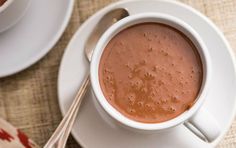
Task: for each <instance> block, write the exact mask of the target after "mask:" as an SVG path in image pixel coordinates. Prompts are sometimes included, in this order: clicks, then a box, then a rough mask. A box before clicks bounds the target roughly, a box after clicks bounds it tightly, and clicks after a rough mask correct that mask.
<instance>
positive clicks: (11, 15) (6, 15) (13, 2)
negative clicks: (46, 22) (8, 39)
mask: <svg viewBox="0 0 236 148" xmlns="http://www.w3.org/2000/svg"><path fill="white" fill-rule="evenodd" d="M29 2H30V0H7V1H6V2H5V3H4V4H3V5H2V6H0V33H1V32H3V31H5V30H7V29H9V28H11V27H12V26H14V25H15V24H16V23H17V22H18V21H19V20H20V19H21V18H22V17H23V15H24V14H25V12H26V10H27V8H28V6H29Z"/></svg>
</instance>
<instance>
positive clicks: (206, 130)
mask: <svg viewBox="0 0 236 148" xmlns="http://www.w3.org/2000/svg"><path fill="white" fill-rule="evenodd" d="M184 125H185V126H186V127H187V128H188V129H189V130H190V131H192V132H193V133H194V134H195V135H196V136H198V137H199V138H201V139H203V140H205V141H208V142H212V141H213V140H215V139H216V138H217V137H218V136H219V135H220V131H221V129H220V126H219V124H218V122H217V121H216V119H215V118H214V117H213V116H212V115H211V114H210V113H209V112H208V111H207V110H206V109H204V108H201V109H200V110H198V112H197V113H196V114H195V115H194V116H193V117H191V118H190V119H189V120H188V121H187V122H185V123H184Z"/></svg>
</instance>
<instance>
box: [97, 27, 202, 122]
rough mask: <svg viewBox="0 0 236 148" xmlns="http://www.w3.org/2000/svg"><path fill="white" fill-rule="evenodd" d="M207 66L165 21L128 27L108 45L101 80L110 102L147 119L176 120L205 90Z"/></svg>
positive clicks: (134, 116) (128, 113)
mask: <svg viewBox="0 0 236 148" xmlns="http://www.w3.org/2000/svg"><path fill="white" fill-rule="evenodd" d="M202 78H203V69H202V63H201V59H200V56H199V54H198V52H197V49H196V47H195V46H194V45H193V43H192V42H191V41H190V40H189V39H188V38H187V37H186V36H185V35H184V34H183V33H181V32H180V31H178V30H176V29H174V28H172V27H170V26H167V25H163V24H158V23H143V24H138V25H134V26H132V27H129V28H127V29H125V30H123V31H121V32H120V33H118V34H117V35H116V36H115V37H113V38H112V39H111V40H110V42H109V43H108V44H107V46H106V47H105V49H104V51H103V54H102V57H101V60H100V65H99V82H100V85H101V88H102V91H103V94H104V96H105V97H106V99H107V101H108V102H109V103H110V104H111V105H112V106H113V107H114V108H116V109H117V110H118V111H119V112H120V113H122V114H123V115H124V116H126V117H128V118H130V119H132V120H135V121H139V122H144V123H159V122H164V121H167V120H170V119H173V118H175V117H177V116H178V115H180V114H181V113H183V112H185V111H186V110H188V109H189V108H190V107H191V106H192V105H193V104H194V102H195V100H196V98H197V95H198V92H199V90H200V88H201V84H202Z"/></svg>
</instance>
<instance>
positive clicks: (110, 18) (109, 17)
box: [44, 8, 129, 148]
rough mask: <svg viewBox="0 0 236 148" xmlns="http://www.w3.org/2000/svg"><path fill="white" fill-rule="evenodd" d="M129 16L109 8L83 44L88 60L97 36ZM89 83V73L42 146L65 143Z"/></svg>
mask: <svg viewBox="0 0 236 148" xmlns="http://www.w3.org/2000/svg"><path fill="white" fill-rule="evenodd" d="M127 16H129V13H128V11H127V10H125V9H123V8H117V9H114V10H111V11H110V12H108V13H107V14H105V15H104V16H103V17H102V18H101V19H100V21H99V22H98V24H97V25H96V28H95V29H94V30H93V32H92V33H91V34H90V37H89V38H88V40H87V43H86V46H85V55H86V57H87V59H88V61H89V62H90V61H91V58H92V54H93V50H94V48H95V46H96V44H97V42H98V40H99V38H100V37H101V36H102V34H103V33H104V32H105V31H106V30H107V29H108V28H109V27H110V26H111V25H112V24H114V23H115V22H117V21H119V20H121V19H123V18H125V17H127ZM89 84H90V79H89V75H87V76H86V79H85V80H84V81H83V83H82V85H81V87H80V89H79V90H78V92H77V94H76V97H75V99H74V100H73V102H72V104H71V106H70V108H69V110H68V111H67V113H66V114H65V116H64V118H63V120H62V121H61V123H60V124H59V126H58V127H57V129H56V130H55V132H54V133H53V135H52V136H51V137H50V139H49V140H48V142H47V143H46V145H45V146H44V148H53V147H57V148H64V147H65V145H66V141H67V139H68V136H69V135H70V132H71V129H72V127H73V124H74V121H75V119H76V115H77V113H78V111H79V107H80V104H81V102H82V99H83V96H84V95H85V93H86V92H87V89H88V86H89Z"/></svg>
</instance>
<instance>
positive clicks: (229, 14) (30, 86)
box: [0, 0, 236, 148]
mask: <svg viewBox="0 0 236 148" xmlns="http://www.w3.org/2000/svg"><path fill="white" fill-rule="evenodd" d="M114 1H116V0H76V3H75V7H74V12H73V16H72V18H71V21H70V24H69V26H68V27H67V29H66V31H65V33H64V34H63V36H62V37H61V39H60V41H59V42H58V43H57V44H56V45H55V47H54V48H53V49H52V51H51V52H50V53H49V54H48V55H47V56H46V57H44V58H43V59H42V60H41V61H40V62H38V63H37V64H35V65H33V66H32V67H30V68H28V69H27V70H25V71H23V72H20V73H19V74H16V75H13V76H10V77H7V78H3V79H0V116H1V117H2V118H4V119H6V120H8V121H9V122H11V123H12V124H13V125H15V126H17V127H19V128H20V129H21V130H22V131H24V132H25V133H27V134H28V135H29V136H30V137H31V138H32V139H33V140H34V141H35V142H36V143H38V144H39V145H41V146H43V144H44V143H45V142H46V141H47V139H48V138H49V137H50V135H51V134H52V132H53V130H54V129H55V128H56V126H57V125H58V123H59V122H60V120H61V113H60V110H59V107H58V101H57V88H56V87H57V73H58V68H59V64H60V60H61V57H62V55H63V52H64V50H65V47H66V45H67V43H68V42H69V40H70V39H71V37H72V35H73V34H74V33H75V31H76V30H77V28H78V27H79V26H80V24H81V23H82V22H84V21H85V20H86V19H87V18H88V17H89V16H91V15H92V14H94V13H95V12H96V11H97V10H99V9H101V8H102V7H104V6H106V5H108V4H110V3H112V2H114ZM181 2H183V3H186V4H188V5H191V6H192V7H194V8H196V9H197V10H199V11H200V12H202V13H204V14H205V15H206V16H208V17H209V18H210V19H211V20H213V21H214V22H215V23H216V24H217V26H218V27H219V28H220V29H221V30H222V31H223V32H224V34H225V35H226V37H227V39H228V40H229V41H230V43H231V46H232V47H233V49H234V51H235V52H236V10H235V9H236V0H181ZM67 147H69V148H77V147H78V145H77V143H76V142H75V140H74V139H73V138H72V137H70V139H69V142H68V144H67ZM235 147H236V121H235V122H234V123H233V124H232V127H231V129H230V130H229V131H228V134H227V135H226V136H225V137H224V140H222V141H221V143H220V144H219V146H218V148H235Z"/></svg>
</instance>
